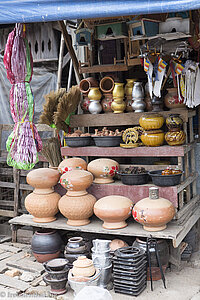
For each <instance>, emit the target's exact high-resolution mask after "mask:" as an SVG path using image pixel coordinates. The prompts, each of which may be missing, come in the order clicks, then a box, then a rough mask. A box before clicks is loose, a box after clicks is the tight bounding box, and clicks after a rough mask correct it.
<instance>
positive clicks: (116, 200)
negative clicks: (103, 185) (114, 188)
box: [94, 195, 133, 229]
mask: <svg viewBox="0 0 200 300" xmlns="http://www.w3.org/2000/svg"><path fill="white" fill-rule="evenodd" d="M132 207H133V203H132V201H131V200H130V199H128V198H127V197H123V196H119V195H111V196H106V197H103V198H101V199H99V200H98V201H97V202H96V203H95V205H94V213H95V215H96V216H97V217H98V218H99V219H101V220H103V221H104V223H103V228H106V229H118V228H123V227H126V226H127V223H126V222H125V220H126V219H128V217H129V216H130V215H131V211H132Z"/></svg>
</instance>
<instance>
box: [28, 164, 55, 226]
mask: <svg viewBox="0 0 200 300" xmlns="http://www.w3.org/2000/svg"><path fill="white" fill-rule="evenodd" d="M59 177H60V174H59V172H58V171H57V170H54V169H50V168H40V169H35V170H33V171H31V172H30V173H28V175H27V182H28V183H29V184H30V185H32V186H33V187H35V189H34V191H33V193H30V194H29V195H28V196H27V197H26V199H25V207H26V209H27V211H28V212H29V213H30V214H32V215H33V216H34V218H33V221H34V222H38V223H48V222H53V221H55V220H56V218H55V214H57V212H58V201H59V199H60V195H59V194H58V193H56V192H54V190H53V188H52V186H54V185H56V183H57V182H58V180H59Z"/></svg>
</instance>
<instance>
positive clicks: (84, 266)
mask: <svg viewBox="0 0 200 300" xmlns="http://www.w3.org/2000/svg"><path fill="white" fill-rule="evenodd" d="M95 272H96V269H95V267H94V265H93V262H92V260H91V259H89V258H87V257H86V256H79V257H78V259H77V260H75V261H74V262H73V268H72V274H73V276H75V277H91V276H93V275H94V273H95Z"/></svg>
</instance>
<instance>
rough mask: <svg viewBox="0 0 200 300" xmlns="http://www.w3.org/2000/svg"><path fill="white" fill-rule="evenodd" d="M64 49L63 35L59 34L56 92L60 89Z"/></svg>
mask: <svg viewBox="0 0 200 300" xmlns="http://www.w3.org/2000/svg"><path fill="white" fill-rule="evenodd" d="M65 22H66V21H65ZM65 22H64V23H65ZM65 24H66V23H65ZM64 47H65V40H64V37H63V34H61V39H60V53H59V61H58V79H57V90H59V89H60V88H61V80H62V65H63V55H64Z"/></svg>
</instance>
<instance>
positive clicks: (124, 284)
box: [113, 247, 147, 296]
mask: <svg viewBox="0 0 200 300" xmlns="http://www.w3.org/2000/svg"><path fill="white" fill-rule="evenodd" d="M146 265H147V262H146V254H145V250H143V249H139V248H137V247H123V248H119V249H117V250H116V251H115V252H114V257H113V278H114V282H113V283H114V291H115V293H121V294H128V295H132V296H138V295H139V294H140V293H141V292H142V291H143V290H144V289H145V288H146V285H147V266H146Z"/></svg>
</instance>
